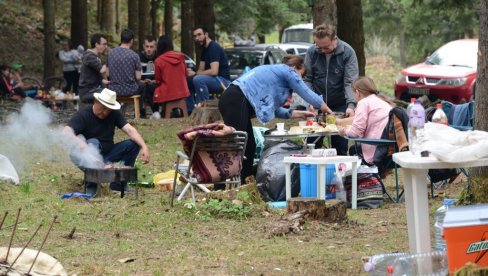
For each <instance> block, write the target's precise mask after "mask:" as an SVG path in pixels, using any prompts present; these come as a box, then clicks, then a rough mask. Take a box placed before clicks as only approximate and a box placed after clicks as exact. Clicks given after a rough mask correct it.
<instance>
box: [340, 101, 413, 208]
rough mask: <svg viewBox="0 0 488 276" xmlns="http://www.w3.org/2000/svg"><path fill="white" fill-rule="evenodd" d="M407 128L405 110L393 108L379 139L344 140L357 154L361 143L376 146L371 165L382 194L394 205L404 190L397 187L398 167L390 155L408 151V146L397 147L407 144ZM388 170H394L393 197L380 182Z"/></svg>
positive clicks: (350, 138) (349, 138)
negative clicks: (400, 141) (397, 127)
mask: <svg viewBox="0 0 488 276" xmlns="http://www.w3.org/2000/svg"><path fill="white" fill-rule="evenodd" d="M395 118H396V120H395ZM395 122H399V123H400V125H401V128H403V129H396V128H395ZM400 125H399V126H400ZM407 127H408V116H407V113H406V111H405V109H403V108H401V107H394V108H393V109H392V110H391V111H390V113H389V115H388V123H387V125H386V127H385V129H384V130H383V134H382V135H381V138H378V139H368V138H352V137H347V136H346V137H345V138H346V139H348V140H350V141H352V142H354V148H355V149H356V152H359V144H361V143H364V144H368V145H375V146H376V151H375V155H374V160H373V163H374V165H376V166H377V167H378V179H380V181H381V185H382V186H383V193H385V194H386V195H387V196H388V198H389V199H390V201H392V202H395V203H398V202H400V200H401V198H402V196H403V192H404V190H402V191H400V188H399V185H398V165H397V164H396V163H395V162H393V159H392V155H393V153H395V152H399V151H405V150H408V145H402V148H400V147H399V140H403V141H406V142H408V140H407V139H408V138H407ZM397 135H402V136H403V137H401V139H400V137H398V136H397ZM389 169H394V175H395V192H396V195H395V196H392V195H390V193H389V192H388V191H387V190H386V187H385V185H384V183H383V181H382V180H381V179H382V178H384V176H385V174H386V171H387V170H389Z"/></svg>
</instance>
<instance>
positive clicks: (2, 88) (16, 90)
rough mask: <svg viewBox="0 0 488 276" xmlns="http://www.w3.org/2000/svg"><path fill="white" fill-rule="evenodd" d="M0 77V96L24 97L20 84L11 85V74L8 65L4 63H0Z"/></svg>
mask: <svg viewBox="0 0 488 276" xmlns="http://www.w3.org/2000/svg"><path fill="white" fill-rule="evenodd" d="M0 71H1V79H0V93H1V96H2V98H14V99H15V98H17V99H20V98H25V92H24V90H23V89H22V87H21V84H17V85H13V84H12V81H11V79H10V77H11V76H12V73H11V68H10V66H8V65H6V64H2V65H0Z"/></svg>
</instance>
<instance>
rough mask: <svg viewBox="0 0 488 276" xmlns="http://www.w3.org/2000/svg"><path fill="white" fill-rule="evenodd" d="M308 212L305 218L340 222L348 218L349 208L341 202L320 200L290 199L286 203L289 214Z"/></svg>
mask: <svg viewBox="0 0 488 276" xmlns="http://www.w3.org/2000/svg"><path fill="white" fill-rule="evenodd" d="M301 211H306V214H305V217H306V218H311V219H315V220H320V221H325V222H340V221H344V220H345V219H346V218H347V206H346V203H344V202H343V201H341V200H335V199H332V200H327V201H325V200H324V199H318V198H302V197H294V198H290V199H288V200H287V202H286V212H287V214H292V213H296V212H301Z"/></svg>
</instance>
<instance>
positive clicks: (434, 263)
mask: <svg viewBox="0 0 488 276" xmlns="http://www.w3.org/2000/svg"><path fill="white" fill-rule="evenodd" d="M390 270H393V271H392V274H391V275H392V276H410V275H429V276H437V275H439V276H445V275H448V273H449V269H448V266H447V253H446V252H445V251H434V252H428V253H419V254H412V255H407V256H403V257H399V258H397V259H396V260H395V261H394V262H393V269H390Z"/></svg>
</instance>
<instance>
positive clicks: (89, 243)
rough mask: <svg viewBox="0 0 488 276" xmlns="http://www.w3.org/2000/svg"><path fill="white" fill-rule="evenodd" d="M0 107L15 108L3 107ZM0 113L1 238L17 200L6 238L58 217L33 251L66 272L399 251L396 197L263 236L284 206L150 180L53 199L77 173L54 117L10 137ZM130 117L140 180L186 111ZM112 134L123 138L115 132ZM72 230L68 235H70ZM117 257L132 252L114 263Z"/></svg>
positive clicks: (251, 263) (251, 264)
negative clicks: (213, 206)
mask: <svg viewBox="0 0 488 276" xmlns="http://www.w3.org/2000/svg"><path fill="white" fill-rule="evenodd" d="M373 77H374V76H373ZM374 78H375V79H384V80H386V79H387V78H390V77H384V78H381V77H374ZM390 80H391V79H390ZM385 86H386V85H385ZM0 110H4V111H5V110H11V111H14V110H15V108H14V109H6V108H4V107H3V106H2V107H1V108H0ZM2 114H3V115H5V114H4V113H2V112H0V115H2ZM57 114H58V119H60V121H63V120H64V121H65V120H66V118H60V117H66V116H67V115H66V114H61V113H57ZM0 118H2V120H3V123H2V124H1V125H0V142H2V143H1V145H2V146H0V154H2V153H4V152H13V153H14V154H13V155H11V156H13V158H15V161H16V162H15V164H21V166H20V165H19V167H18V172H19V175H20V179H21V183H20V185H18V186H14V185H11V184H9V183H6V182H0V219H2V218H3V217H4V214H5V212H8V215H7V217H6V220H5V223H4V224H3V227H2V228H1V230H0V245H1V246H8V244H9V243H10V239H11V236H12V230H13V225H14V222H15V219H16V216H17V215H16V214H17V212H18V210H19V209H21V212H20V217H19V222H18V225H17V231H16V232H15V236H14V238H13V240H12V245H13V246H14V247H22V246H24V245H25V244H26V243H27V241H28V240H29V239H30V237H31V236H32V234H33V233H34V231H35V229H36V228H37V226H38V225H39V224H43V227H42V228H41V230H40V232H39V234H38V235H37V236H36V237H34V239H33V241H32V243H31V245H30V246H29V247H30V248H39V247H40V244H41V242H42V239H43V237H44V236H45V235H46V233H47V229H48V228H49V225H50V224H51V222H52V221H53V219H54V217H55V216H57V219H56V220H55V223H54V226H53V229H52V231H51V232H50V234H49V236H48V238H47V241H46V243H45V245H44V248H43V249H42V251H44V252H45V253H47V254H50V255H51V256H54V257H56V258H57V259H59V261H60V262H61V263H62V264H63V266H64V267H65V268H66V270H67V271H68V272H69V274H77V275H235V274H237V275H243V274H246V275H247V274H251V275H283V274H285V275H366V273H365V272H363V269H362V263H361V257H363V256H368V255H372V254H376V253H387V252H405V251H407V250H408V237H407V223H406V214H405V208H404V204H403V203H400V204H393V203H390V202H388V201H387V200H386V199H385V204H384V206H383V207H381V208H379V209H374V210H348V211H347V215H348V219H347V221H345V222H343V223H338V224H331V223H322V222H317V221H310V220H309V221H306V222H305V225H304V229H303V231H300V232H298V233H295V234H289V235H285V236H270V233H269V231H268V230H267V226H269V225H273V224H275V223H276V222H277V221H278V220H279V219H280V218H281V217H282V215H283V211H282V210H279V209H270V208H267V207H266V206H265V205H253V206H252V212H250V213H249V215H248V216H247V217H246V218H243V219H239V218H240V217H241V215H243V214H244V213H243V211H242V210H240V209H239V210H237V211H236V210H234V211H235V212H234V213H231V216H230V218H221V217H213V216H209V215H208V214H207V213H205V212H204V210H202V209H201V206H202V204H197V208H196V209H195V208H193V207H192V206H191V205H189V204H186V203H188V202H189V201H183V202H180V203H178V204H176V206H175V207H174V208H170V206H169V204H168V192H161V191H159V190H158V189H155V188H143V189H140V190H142V192H141V194H140V198H139V199H138V200H136V199H135V198H134V194H131V193H129V194H128V195H127V196H126V197H125V198H122V199H121V198H120V197H119V194H118V193H112V192H111V191H109V190H108V189H107V187H106V186H107V185H104V189H103V191H102V195H101V196H100V197H98V198H96V199H93V200H84V199H61V198H60V195H62V194H65V193H70V192H75V191H79V192H82V191H83V189H82V186H81V183H82V179H83V175H82V173H81V171H80V170H78V169H77V168H76V167H74V166H73V165H72V163H71V161H70V159H69V157H68V154H67V153H66V151H65V150H64V149H63V148H62V147H60V146H59V144H58V142H59V141H58V140H59V139H58V138H59V137H58V138H55V137H57V135H58V131H59V129H58V127H59V126H60V125H57V124H53V125H51V126H50V128H49V129H47V132H48V133H50V134H49V135H47V136H45V135H40V133H45V132H46V129H44V130H42V129H40V128H39V127H37V128H36V127H28V126H24V127H23V128H21V130H20V132H22V133H23V134H25V135H24V138H25V137H27V138H28V139H27V140H19V139H14V137H5V135H4V134H2V133H5V132H4V130H5V129H4V125H3V124H4V123H5V122H6V121H8V120H9V118H10V117H9V116H8V115H5V116H0ZM30 121H34V118H31V120H30ZM131 123H132V124H133V125H134V126H135V127H136V128H137V129H138V130H139V131H140V132H141V134H142V136H143V137H144V139H145V140H146V142H147V144H148V146H149V148H150V151H151V156H152V162H151V163H150V164H147V165H143V166H142V167H141V168H140V170H139V179H140V180H146V179H151V178H152V176H153V175H154V174H156V173H159V172H164V171H167V170H170V169H171V168H172V165H173V162H174V161H175V154H174V152H175V150H177V149H179V148H180V144H179V141H178V140H177V138H176V135H175V133H176V132H177V131H178V130H181V129H184V128H186V127H188V126H190V125H191V122H190V121H189V119H162V120H137V121H134V120H133V121H131ZM273 123H274V122H271V123H270V124H269V125H268V126H271V125H273ZM288 124H293V122H291V121H289V122H287V125H288ZM24 132H25V133H24ZM116 137H117V140H120V139H123V138H125V136H124V135H122V134H121V133H120V132H117V133H116ZM13 158H12V159H13ZM12 162H13V161H12ZM400 173H401V170H400ZM400 179H401V175H400ZM386 183H387V187H388V189H390V190H391V189H393V187H394V180H393V177H392V176H389V177H388V178H387V179H386ZM426 183H427V182H426ZM400 184H401V183H400ZM464 185H465V181H463V180H462V181H460V182H458V183H456V184H451V185H448V186H447V188H445V189H444V190H441V191H440V193H441V195H442V196H440V197H439V198H436V199H435V200H431V201H430V203H431V212H430V215H431V216H432V215H433V213H434V210H435V208H437V207H438V206H439V205H440V202H441V200H442V197H443V196H452V197H455V196H456V195H457V193H458V191H459V190H460V189H461V188H462V187H464ZM400 187H402V185H400ZM219 208H223V207H219ZM246 214H247V213H246ZM432 230H433V228H432ZM72 231H74V235H73V237H72V238H69V237H68V235H69V233H70V232H72ZM432 237H433V235H432ZM121 259H126V260H127V259H129V260H131V261H129V262H124V263H122V262H120V261H119V260H121Z"/></svg>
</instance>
